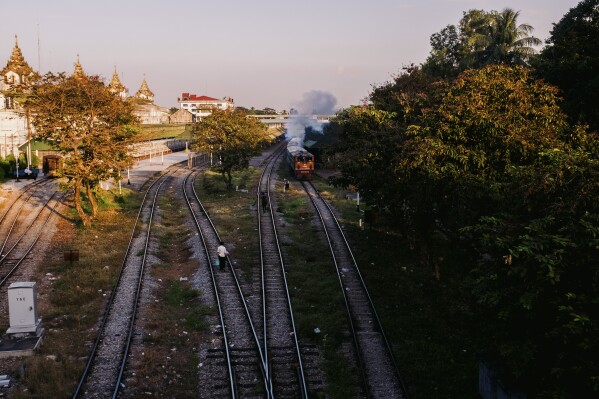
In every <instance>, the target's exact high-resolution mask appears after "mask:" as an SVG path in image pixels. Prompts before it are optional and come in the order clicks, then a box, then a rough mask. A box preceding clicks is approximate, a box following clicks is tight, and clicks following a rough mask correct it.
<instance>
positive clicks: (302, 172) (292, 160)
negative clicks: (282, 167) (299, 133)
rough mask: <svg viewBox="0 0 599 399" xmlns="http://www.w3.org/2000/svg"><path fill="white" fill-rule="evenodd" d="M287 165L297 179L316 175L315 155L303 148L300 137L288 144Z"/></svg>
mask: <svg viewBox="0 0 599 399" xmlns="http://www.w3.org/2000/svg"><path fill="white" fill-rule="evenodd" d="M287 165H289V170H290V172H291V173H292V174H293V176H295V177H296V178H297V179H306V178H309V177H310V176H312V175H313V174H314V155H312V154H310V153H309V152H308V151H306V149H305V148H304V147H302V142H301V139H300V138H299V137H294V138H292V139H291V140H289V143H287Z"/></svg>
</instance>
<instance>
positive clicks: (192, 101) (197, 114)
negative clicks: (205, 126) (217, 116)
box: [177, 93, 235, 122]
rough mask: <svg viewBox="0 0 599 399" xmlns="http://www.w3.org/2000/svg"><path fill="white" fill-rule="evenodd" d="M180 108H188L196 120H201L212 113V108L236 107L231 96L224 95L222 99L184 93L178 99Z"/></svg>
mask: <svg viewBox="0 0 599 399" xmlns="http://www.w3.org/2000/svg"><path fill="white" fill-rule="evenodd" d="M177 102H178V103H179V108H181V109H186V110H188V111H189V112H191V113H192V115H193V120H194V122H198V121H201V120H202V118H204V117H206V116H208V115H210V114H211V113H212V110H213V109H215V108H217V109H231V108H235V102H234V101H233V99H232V98H230V97H224V98H223V99H222V100H219V99H218V98H213V97H208V96H197V95H195V94H190V93H183V94H181V97H180V98H178V99H177Z"/></svg>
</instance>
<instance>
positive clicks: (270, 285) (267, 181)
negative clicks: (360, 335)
mask: <svg viewBox="0 0 599 399" xmlns="http://www.w3.org/2000/svg"><path fill="white" fill-rule="evenodd" d="M283 153H284V148H282V147H281V148H279V149H278V150H277V151H275V152H273V155H272V156H271V157H269V158H267V160H266V162H265V163H266V166H265V167H264V169H263V171H262V174H261V176H260V181H259V184H258V187H257V190H256V204H257V205H258V206H257V207H256V213H257V222H258V237H259V244H260V245H259V249H260V277H261V278H260V281H261V288H262V312H263V314H262V319H263V325H262V329H263V343H262V345H263V347H264V348H265V349H264V353H265V359H266V360H265V361H266V368H267V370H269V373H268V374H269V377H270V382H271V384H272V385H273V393H274V394H275V395H276V396H277V397H278V398H298V397H301V398H308V389H307V386H306V378H305V374H304V366H303V362H302V354H301V350H300V343H299V339H298V336H297V331H296V328H295V320H294V316H293V306H292V302H291V297H290V295H289V287H288V284H287V277H286V272H285V262H284V260H283V254H282V252H281V246H280V244H279V237H278V234H277V229H276V223H275V218H274V212H273V206H272V204H273V203H272V201H271V187H272V180H271V177H272V174H273V169H274V167H275V165H277V161H278V159H279V158H280V157H281V155H282V154H283ZM262 193H264V196H265V197H264V198H262ZM265 198H266V203H265V204H263V203H262V202H263V201H265ZM263 209H264V210H266V212H263Z"/></svg>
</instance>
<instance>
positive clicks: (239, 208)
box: [196, 167, 261, 279]
mask: <svg viewBox="0 0 599 399" xmlns="http://www.w3.org/2000/svg"><path fill="white" fill-rule="evenodd" d="M260 172H261V171H260V170H259V169H257V168H253V167H250V168H249V169H246V170H243V171H236V172H234V173H233V187H237V188H238V189H239V191H236V190H235V189H232V190H227V187H226V183H225V182H224V180H223V178H222V175H221V174H220V173H217V172H214V171H206V172H205V173H202V174H201V175H198V177H197V178H196V191H197V193H198V196H199V197H200V200H201V201H202V204H203V205H204V207H205V208H206V211H207V212H208V214H209V215H210V218H211V219H212V220H213V222H214V225H215V226H216V228H217V230H218V234H219V235H220V237H221V239H222V240H223V241H224V242H225V244H226V246H227V249H228V250H229V252H230V253H231V259H232V260H233V262H234V266H236V267H240V268H241V270H242V271H243V274H244V277H245V278H246V279H250V278H251V276H252V273H253V271H252V269H253V268H252V267H251V266H252V265H255V264H256V262H257V260H258V239H257V237H256V228H257V227H256V208H255V207H256V192H255V187H256V184H257V182H258V179H259V177H260ZM242 190H243V191H242ZM246 190H247V191H246ZM214 256H216V254H214Z"/></svg>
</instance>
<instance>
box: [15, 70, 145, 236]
mask: <svg viewBox="0 0 599 399" xmlns="http://www.w3.org/2000/svg"><path fill="white" fill-rule="evenodd" d="M26 107H28V108H29V109H30V110H31V115H32V121H33V125H34V126H35V137H36V138H39V139H42V140H46V141H49V142H52V144H53V146H54V147H55V148H57V149H58V151H59V152H60V153H61V154H62V155H63V156H64V164H63V170H62V176H63V177H66V178H67V185H68V187H70V188H72V189H73V190H74V195H75V207H76V209H77V212H78V214H79V216H80V217H81V220H82V221H83V223H84V225H89V224H90V223H91V221H92V219H93V218H94V217H95V216H96V215H97V209H98V207H97V201H96V198H95V194H94V188H95V187H96V186H97V185H98V184H99V182H100V181H102V180H107V179H109V178H114V179H117V180H118V179H120V172H121V171H122V170H123V169H126V168H128V167H129V165H130V164H131V161H132V159H131V157H130V155H129V153H128V150H127V146H128V145H129V144H130V143H131V142H132V139H133V137H134V135H135V128H134V125H135V124H136V123H137V120H136V118H135V116H134V115H133V112H132V107H131V105H130V104H129V103H127V102H124V101H122V100H121V99H120V98H119V97H118V96H116V95H114V94H112V93H111V92H110V91H109V90H108V88H107V87H106V86H105V85H104V83H103V82H102V80H101V79H100V78H99V77H97V76H83V77H73V76H71V77H67V76H65V75H64V74H58V75H55V74H52V73H49V74H47V75H45V76H44V77H43V79H42V80H41V81H40V82H38V84H37V85H36V86H34V88H33V90H32V93H31V96H30V97H29V98H28V100H27V102H26ZM82 190H85V193H86V198H87V200H88V201H89V204H90V206H91V210H90V211H89V212H88V211H86V210H85V208H84V206H83V202H82Z"/></svg>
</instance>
